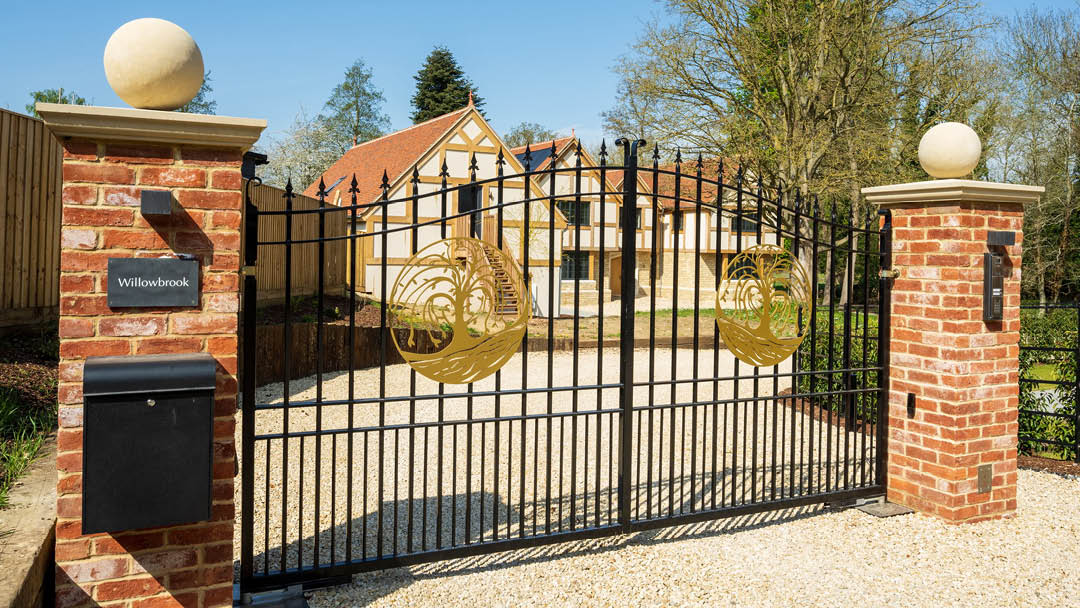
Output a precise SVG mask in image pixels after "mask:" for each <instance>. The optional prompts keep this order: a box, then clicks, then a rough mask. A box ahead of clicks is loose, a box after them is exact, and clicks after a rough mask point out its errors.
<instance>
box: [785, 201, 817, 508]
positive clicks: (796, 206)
mask: <svg viewBox="0 0 1080 608" xmlns="http://www.w3.org/2000/svg"><path fill="white" fill-rule="evenodd" d="M801 215H802V194H801V193H800V192H799V189H798V188H796V189H795V196H794V197H793V203H792V220H791V227H792V228H791V241H792V246H791V250H792V255H794V256H795V261H796V262H798V261H799V251H800V246H801V245H802V217H801ZM810 278H811V281H812V280H813V274H811V275H810ZM810 293H811V294H813V291H812V288H811V292H810ZM811 297H812V296H811ZM805 315H806V311H804V310H803V307H802V306H800V307H799V318H798V327H799V329H800V330H801V329H802V326H803V319H804V318H805ZM804 340H805V338H804ZM803 363H804V362H803V357H802V348H797V349H795V356H794V357H793V358H792V361H791V395H792V398H791V451H790V456H789V458H790V459H791V462H790V464H791V479H790V480H789V481H788V484H789V485H790V487H789V489H788V497H789V498H795V495H796V491H797V490H801V489H800V484H801V483H802V465H803V463H804V462H806V459H805V458H804V456H803V448H804V447H805V442H806V434H805V432H804V429H805V428H806V423H805V421H803V420H802V419H801V416H800V411H801V408H800V407H799V397H796V396H795V395H798V394H799V393H800V392H802V391H801V390H800V388H799V380H801V379H802V376H801V375H800V374H799V372H800V370H801V369H802V365H803ZM796 422H798V427H799V428H798V429H797V430H796V428H795V425H796ZM796 434H797V435H798V436H799V442H798V448H797V451H798V454H796V445H795V435H796ZM800 493H801V491H800Z"/></svg>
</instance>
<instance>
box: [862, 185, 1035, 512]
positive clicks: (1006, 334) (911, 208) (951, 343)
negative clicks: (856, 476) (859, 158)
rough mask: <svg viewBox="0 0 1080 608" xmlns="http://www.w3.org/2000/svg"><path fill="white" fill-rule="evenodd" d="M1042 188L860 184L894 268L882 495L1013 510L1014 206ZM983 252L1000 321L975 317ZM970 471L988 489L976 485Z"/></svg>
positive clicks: (934, 505) (944, 506)
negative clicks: (996, 241) (998, 269)
mask: <svg viewBox="0 0 1080 608" xmlns="http://www.w3.org/2000/svg"><path fill="white" fill-rule="evenodd" d="M1042 191H1043V189H1042V188H1037V187H1033V186H1017V185H1011V184H996V183H987V182H977V181H970V180H962V179H944V180H935V181H928V182H918V183H912V184H900V185H895V186H881V187H875V188H866V189H864V190H863V195H864V196H865V197H866V200H867V201H869V202H871V203H876V204H878V205H879V206H880V207H882V208H885V209H888V210H889V211H891V213H892V225H893V234H892V252H893V258H892V259H893V268H894V269H895V270H897V271H898V275H897V277H896V278H895V280H894V282H893V289H892V307H891V327H890V336H891V338H890V351H891V356H890V359H889V414H888V428H889V437H888V482H887V483H888V499H889V500H890V501H892V502H896V503H900V504H903V505H907V506H909V507H911V508H913V509H915V510H917V511H920V512H923V513H927V514H934V515H937V516H939V517H941V518H943V519H944V520H946V521H948V522H953V523H960V522H971V521H979V520H983V519H992V518H999V517H1008V516H1011V515H1012V514H1013V513H1014V512H1015V510H1016V445H1017V444H1016V442H1017V439H1016V433H1017V411H1018V409H1017V408H1018V404H1019V388H1018V382H1017V378H1018V373H1019V363H1018V359H1017V357H1018V355H1019V346H1018V344H1019V337H1020V247H1021V243H1022V240H1023V233H1022V230H1023V219H1024V209H1023V206H1024V204H1025V203H1031V202H1034V201H1036V200H1038V197H1039V194H1040V193H1041V192H1042ZM989 231H1010V232H1014V233H1015V238H1016V244H1015V245H1014V246H1010V247H993V248H991V247H990V246H988V244H987V233H988V232H989ZM990 252H998V253H1004V254H1005V263H1004V268H1005V285H1004V309H1003V319H1002V320H1001V321H984V320H983V266H984V264H983V254H984V253H990ZM909 395H913V396H914V397H913V398H914V406H913V407H909V399H910V398H911V397H909ZM980 469H981V471H980ZM980 472H981V473H982V475H984V481H986V480H987V479H988V480H989V482H990V483H989V491H986V490H985V488H983V489H982V491H980V487H979V486H980V484H979V476H980Z"/></svg>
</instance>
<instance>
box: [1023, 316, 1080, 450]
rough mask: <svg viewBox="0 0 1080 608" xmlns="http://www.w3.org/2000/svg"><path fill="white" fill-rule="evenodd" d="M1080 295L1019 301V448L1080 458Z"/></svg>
mask: <svg viewBox="0 0 1080 608" xmlns="http://www.w3.org/2000/svg"><path fill="white" fill-rule="evenodd" d="M1078 368H1080V301H1077V302H1073V303H1063V304H1038V303H1033V304H1021V305H1020V377H1019V382H1020V413H1019V432H1018V435H1019V450H1020V453H1022V454H1029V455H1034V456H1042V457H1047V458H1055V459H1060V460H1072V461H1075V462H1078V463H1080V375H1078V374H1077V371H1078Z"/></svg>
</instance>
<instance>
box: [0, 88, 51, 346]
mask: <svg viewBox="0 0 1080 608" xmlns="http://www.w3.org/2000/svg"><path fill="white" fill-rule="evenodd" d="M61 162H62V152H61V148H60V143H59V142H58V141H56V139H55V138H54V137H53V136H52V134H50V133H49V132H48V131H47V130H46V129H45V123H44V122H42V121H40V120H37V119H35V118H31V117H29V116H24V115H22V114H18V113H15V112H10V111H8V110H4V109H2V108H0V220H2V224H0V327H5V326H12V325H24V324H33V323H38V322H40V321H43V320H48V319H54V318H56V315H57V313H58V311H59V303H60V191H61V179H62V178H61Z"/></svg>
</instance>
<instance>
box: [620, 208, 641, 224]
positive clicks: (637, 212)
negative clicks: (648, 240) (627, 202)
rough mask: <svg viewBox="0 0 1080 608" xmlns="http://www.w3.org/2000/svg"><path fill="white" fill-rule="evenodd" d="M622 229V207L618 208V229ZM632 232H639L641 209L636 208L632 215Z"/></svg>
mask: <svg viewBox="0 0 1080 608" xmlns="http://www.w3.org/2000/svg"><path fill="white" fill-rule="evenodd" d="M622 227H623V214H622V207H620V208H619V228H622ZM634 230H641V209H640V208H638V209H637V210H635V213H634Z"/></svg>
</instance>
